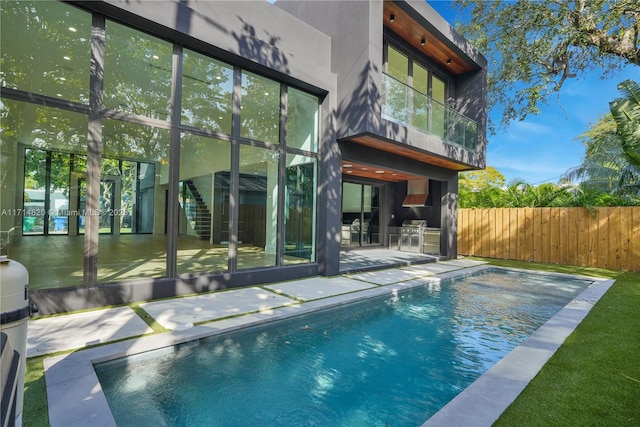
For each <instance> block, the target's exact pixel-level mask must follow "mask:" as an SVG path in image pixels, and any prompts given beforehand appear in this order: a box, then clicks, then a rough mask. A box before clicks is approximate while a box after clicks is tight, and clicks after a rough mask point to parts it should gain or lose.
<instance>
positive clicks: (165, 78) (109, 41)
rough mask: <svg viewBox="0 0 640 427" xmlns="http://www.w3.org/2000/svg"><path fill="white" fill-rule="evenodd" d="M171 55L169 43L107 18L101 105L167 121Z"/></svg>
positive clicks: (169, 106)
mask: <svg viewBox="0 0 640 427" xmlns="http://www.w3.org/2000/svg"><path fill="white" fill-rule="evenodd" d="M172 55H173V48H172V46H171V44H170V43H167V42H164V41H162V40H160V39H157V38H155V37H152V36H149V35H147V34H145V33H142V32H140V31H137V30H134V29H132V28H129V27H125V26H123V25H120V24H117V23H115V22H113V21H107V23H106V48H105V65H104V70H105V76H104V92H105V93H104V104H105V107H106V108H110V109H114V110H119V111H126V112H128V113H133V114H140V115H143V116H147V117H151V118H155V119H161V120H169V118H170V116H171V102H170V101H171V60H172Z"/></svg>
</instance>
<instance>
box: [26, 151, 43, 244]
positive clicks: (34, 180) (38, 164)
mask: <svg viewBox="0 0 640 427" xmlns="http://www.w3.org/2000/svg"><path fill="white" fill-rule="evenodd" d="M46 176H47V153H46V151H43V150H37V149H35V150H34V149H26V150H25V152H24V196H23V197H24V211H25V212H24V216H23V218H22V233H23V234H24V235H27V234H45V222H46V220H45V211H46V205H45V199H46V193H47V191H46Z"/></svg>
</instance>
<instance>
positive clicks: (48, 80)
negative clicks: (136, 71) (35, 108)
mask: <svg viewBox="0 0 640 427" xmlns="http://www.w3.org/2000/svg"><path fill="white" fill-rule="evenodd" d="M0 13H1V19H2V37H0V53H1V55H2V56H1V58H2V59H1V61H0V69H1V70H2V72H0V82H1V85H2V86H3V87H10V88H13V89H20V90H23V91H26V92H32V93H37V94H40V95H47V96H51V97H54V98H60V99H64V100H68V101H74V102H80V103H83V104H88V103H89V64H90V61H91V44H90V43H91V15H90V14H89V13H86V12H83V11H81V10H79V9H77V8H75V7H73V6H69V5H67V4H64V3H61V2H52V1H47V2H44V1H3V2H2V7H0Z"/></svg>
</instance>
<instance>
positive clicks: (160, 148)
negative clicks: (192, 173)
mask: <svg viewBox="0 0 640 427" xmlns="http://www.w3.org/2000/svg"><path fill="white" fill-rule="evenodd" d="M102 140H103V159H102V162H101V163H102V165H101V171H100V205H99V206H100V212H99V214H100V231H101V233H102V234H100V237H99V240H98V255H99V256H98V281H99V282H113V281H123V280H128V279H134V278H142V277H145V278H155V277H164V276H166V234H165V221H166V219H165V212H166V193H167V190H168V182H169V161H168V153H169V131H168V130H166V129H158V128H153V127H150V126H144V125H139V124H134V123H127V122H123V121H118V120H108V119H105V120H104V121H103V128H102ZM127 162H130V163H127ZM131 162H135V165H136V166H135V169H136V179H135V181H129V180H128V177H127V175H126V174H125V173H124V172H125V170H124V169H123V165H126V166H127V168H129V169H130V168H131V167H132V165H131ZM134 220H135V227H136V229H140V230H141V231H142V230H143V231H145V232H146V233H149V234H146V233H145V234H132V233H129V232H125V233H122V227H123V226H125V228H126V226H128V225H129V224H131V221H134Z"/></svg>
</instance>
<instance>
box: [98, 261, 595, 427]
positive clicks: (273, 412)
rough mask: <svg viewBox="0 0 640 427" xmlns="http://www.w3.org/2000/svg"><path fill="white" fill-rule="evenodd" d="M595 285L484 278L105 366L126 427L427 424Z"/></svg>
mask: <svg viewBox="0 0 640 427" xmlns="http://www.w3.org/2000/svg"><path fill="white" fill-rule="evenodd" d="M590 283H591V281H588V280H582V279H571V278H568V277H566V276H562V277H560V276H550V275H540V274H533V273H522V272H519V271H510V270H504V269H495V268H492V269H484V270H482V271H479V272H478V273H476V274H474V275H470V276H464V277H460V278H457V279H454V280H447V281H443V282H437V281H425V283H424V285H423V286H417V287H414V288H411V289H408V290H406V291H398V292H393V293H391V294H390V295H389V294H388V295H384V296H380V297H376V298H373V299H370V300H366V301H361V302H357V303H352V304H349V305H346V306H342V307H339V308H333V309H331V310H328V311H323V312H318V313H313V314H308V315H305V316H301V317H294V318H291V319H288V320H284V321H280V322H277V323H272V324H269V325H263V326H259V327H253V328H250V329H245V330H240V331H235V332H231V333H225V334H222V335H218V336H214V337H210V338H205V339H201V340H197V341H192V342H189V343H186V344H184V345H180V346H174V347H169V348H163V349H161V350H157V351H154V352H147V353H144V354H141V355H138V356H135V357H127V358H123V359H117V360H113V361H109V362H106V363H100V364H96V366H95V369H96V372H97V374H98V377H99V379H100V382H101V385H102V389H103V391H104V393H105V395H106V397H107V400H108V401H109V405H110V407H111V410H112V413H113V415H114V417H115V420H116V422H117V423H118V425H122V426H126V425H136V426H140V425H154V426H156V425H225V426H232V425H243V426H244V425H252V424H257V423H259V424H264V425H353V426H357V425H363V426H364V425H366V426H370V425H385V424H387V425H419V424H421V423H422V422H423V421H425V420H426V419H427V418H429V416H431V415H432V414H434V413H435V412H436V411H437V410H438V409H440V408H441V407H442V406H444V405H445V404H446V403H447V402H448V401H450V400H451V399H452V398H453V397H454V396H456V395H457V394H458V393H459V392H460V391H461V390H463V389H464V388H465V387H467V386H468V385H469V384H471V383H472V382H473V381H474V380H475V379H476V378H477V377H478V376H480V375H481V374H482V373H483V372H485V371H486V370H487V369H489V368H490V367H491V366H493V365H494V364H495V363H496V362H497V361H498V360H500V359H501V358H502V357H503V356H504V355H505V354H507V353H508V352H509V351H510V350H511V349H513V348H514V347H515V346H517V345H518V344H519V343H521V342H522V341H523V340H525V339H526V338H527V336H529V335H530V334H531V333H532V332H533V331H535V330H536V329H537V328H538V327H540V326H541V325H542V324H543V323H544V322H545V321H546V320H548V319H549V318H550V317H552V316H553V315H554V314H555V313H556V312H558V311H559V310H560V309H561V308H562V307H564V306H565V305H566V304H567V303H568V302H569V301H571V300H572V299H573V298H574V297H575V296H576V295H578V294H579V293H580V292H581V291H582V290H583V289H584V288H586V287H587V286H588V285H589V284H590Z"/></svg>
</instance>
